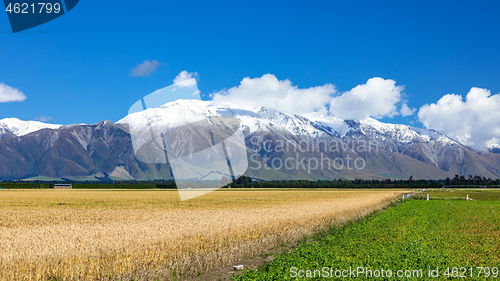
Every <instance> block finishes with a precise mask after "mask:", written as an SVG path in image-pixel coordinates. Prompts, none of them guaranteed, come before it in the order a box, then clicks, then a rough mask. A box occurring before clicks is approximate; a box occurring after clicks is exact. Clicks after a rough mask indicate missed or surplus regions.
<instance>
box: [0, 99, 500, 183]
mask: <svg viewBox="0 0 500 281" xmlns="http://www.w3.org/2000/svg"><path fill="white" fill-rule="evenodd" d="M210 116H228V117H234V118H237V119H238V120H239V121H240V124H241V128H242V130H243V132H244V135H245V142H246V146H247V154H248V163H249V167H248V169H247V171H246V173H245V175H247V176H249V177H252V178H256V179H265V180H282V179H334V178H342V179H354V178H362V179H385V178H393V179H405V178H410V177H413V178H415V179H417V178H418V179H444V178H446V177H450V178H452V177H454V175H463V176H468V175H473V176H476V175H478V176H481V177H486V178H498V177H500V154H499V153H498V152H499V150H498V149H497V148H496V147H493V148H492V149H490V151H478V150H475V149H473V148H471V147H468V146H465V145H463V144H461V143H459V142H457V141H455V140H453V139H451V138H449V137H447V136H445V135H443V134H441V133H439V132H437V131H434V130H429V129H423V128H417V127H412V126H408V125H399V124H389V123H382V122H380V121H378V120H375V119H371V118H369V119H365V120H361V121H355V120H342V119H339V118H336V117H334V116H329V115H321V114H319V113H318V114H311V115H307V116H304V115H290V114H285V113H283V112H280V111H278V110H275V109H272V108H266V107H259V108H245V109H243V108H234V107H232V106H228V105H221V104H215V103H214V102H211V101H199V100H177V101H174V102H170V103H167V104H165V105H163V106H161V107H158V108H152V109H146V110H144V111H142V112H137V113H133V114H130V115H128V116H126V117H125V118H123V119H122V120H120V121H118V122H116V123H113V122H111V121H101V122H98V123H96V124H92V125H85V124H80V125H64V126H61V125H54V124H47V123H43V122H37V121H22V120H19V119H15V118H6V119H2V120H0V180H16V179H29V180H36V179H39V180H57V179H68V180H153V179H172V178H173V177H172V172H171V168H170V166H169V163H159V164H158V163H156V164H152V163H143V162H141V161H138V160H137V159H136V157H135V154H134V149H133V146H132V141H131V136H130V135H131V132H130V129H129V128H137V127H138V126H139V127H140V126H141V125H142V126H144V125H145V124H149V126H150V127H151V128H152V129H154V130H159V131H162V132H168V131H169V130H172V129H173V128H175V127H177V126H179V125H182V124H185V122H186V121H187V122H189V121H190V120H200V119H203V118H207V117H210ZM132 125H133V126H132ZM132 133H133V132H132ZM182 137H184V136H177V138H176V139H175V140H174V139H166V140H165V141H166V142H171V143H172V142H176V144H177V145H172V146H169V149H177V150H179V151H181V150H187V149H190V148H189V147H183V145H182ZM199 137H208V135H201V134H200V136H199ZM212 137H213V136H212ZM186 145H187V144H186ZM169 152H170V151H169ZM228 176H230V175H228Z"/></svg>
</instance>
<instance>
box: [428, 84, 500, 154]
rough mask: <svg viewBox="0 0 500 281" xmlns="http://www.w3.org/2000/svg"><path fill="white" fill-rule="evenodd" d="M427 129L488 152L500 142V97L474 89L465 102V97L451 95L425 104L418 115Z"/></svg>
mask: <svg viewBox="0 0 500 281" xmlns="http://www.w3.org/2000/svg"><path fill="white" fill-rule="evenodd" d="M418 118H419V120H420V122H422V123H423V124H424V126H425V127H427V128H431V129H434V130H437V131H440V132H443V133H444V134H446V135H447V136H449V137H451V138H454V139H456V140H457V141H460V142H461V143H463V144H465V145H470V146H472V147H474V148H476V149H486V148H487V147H488V146H490V145H493V144H499V140H500V94H496V95H491V92H490V91H489V90H487V89H481V88H472V89H471V90H470V91H469V93H468V94H467V96H466V97H465V101H464V100H463V98H462V96H460V95H456V94H448V95H445V96H443V97H442V98H441V99H440V100H439V101H438V102H437V103H432V104H426V105H424V106H422V107H421V108H420V110H419V112H418Z"/></svg>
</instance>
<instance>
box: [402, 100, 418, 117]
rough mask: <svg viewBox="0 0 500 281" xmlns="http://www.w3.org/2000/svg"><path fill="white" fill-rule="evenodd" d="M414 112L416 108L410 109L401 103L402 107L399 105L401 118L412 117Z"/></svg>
mask: <svg viewBox="0 0 500 281" xmlns="http://www.w3.org/2000/svg"><path fill="white" fill-rule="evenodd" d="M416 111H417V109H416V108H410V107H409V106H408V104H407V103H403V105H401V111H400V113H401V115H402V116H403V117H407V116H410V115H413V114H414V113H415V112H416Z"/></svg>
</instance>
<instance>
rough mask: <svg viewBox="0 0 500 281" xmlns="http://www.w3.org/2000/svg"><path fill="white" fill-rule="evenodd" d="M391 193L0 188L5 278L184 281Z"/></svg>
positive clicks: (376, 203) (361, 210) (0, 265)
mask: <svg viewBox="0 0 500 281" xmlns="http://www.w3.org/2000/svg"><path fill="white" fill-rule="evenodd" d="M396 196H397V192H395V191H332V190H253V189H252V190H219V191H216V192H212V193H209V194H207V195H205V196H201V197H198V198H195V199H192V200H188V201H183V202H181V201H180V200H179V196H178V194H177V191H175V190H0V212H1V215H0V249H1V257H0V279H1V280H171V279H177V278H181V279H185V278H189V277H190V276H195V275H196V274H197V273H199V272H205V271H208V270H210V269H212V268H216V267H220V266H224V265H227V264H230V263H232V262H235V261H237V260H240V259H243V258H245V257H251V256H254V255H256V254H259V253H262V252H263V251H266V250H268V249H269V248H271V247H274V246H276V245H278V244H280V243H284V242H285V243H286V242H292V241H296V240H297V239H299V238H301V237H303V236H304V235H308V234H311V233H312V231H314V230H315V229H317V228H318V227H321V225H322V224H323V218H325V219H326V220H327V221H329V222H331V223H341V222H343V221H345V220H349V219H352V218H354V217H356V216H360V215H364V214H366V213H369V212H371V211H372V210H374V209H376V208H380V207H382V206H384V205H386V204H387V203H388V202H389V201H390V200H392V199H394V198H395V197H396Z"/></svg>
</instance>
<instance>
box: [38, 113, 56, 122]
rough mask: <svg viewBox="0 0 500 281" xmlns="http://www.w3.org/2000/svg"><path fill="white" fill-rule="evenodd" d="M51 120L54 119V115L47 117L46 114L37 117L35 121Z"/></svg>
mask: <svg viewBox="0 0 500 281" xmlns="http://www.w3.org/2000/svg"><path fill="white" fill-rule="evenodd" d="M50 120H52V117H47V116H44V115H42V116H40V117H37V118H35V121H40V122H49V121H50Z"/></svg>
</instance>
